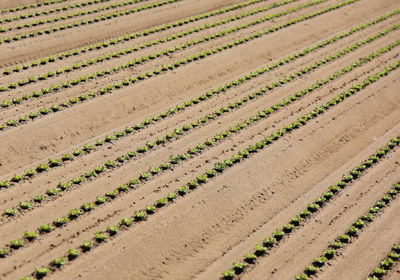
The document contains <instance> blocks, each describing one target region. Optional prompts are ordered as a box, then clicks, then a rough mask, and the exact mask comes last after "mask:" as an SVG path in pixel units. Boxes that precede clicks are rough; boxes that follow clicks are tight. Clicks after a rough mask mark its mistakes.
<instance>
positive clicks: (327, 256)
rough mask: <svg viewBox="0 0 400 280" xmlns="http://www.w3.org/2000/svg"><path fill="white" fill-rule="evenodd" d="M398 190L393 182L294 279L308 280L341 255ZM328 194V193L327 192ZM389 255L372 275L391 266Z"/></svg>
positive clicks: (378, 273)
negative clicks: (386, 190)
mask: <svg viewBox="0 0 400 280" xmlns="http://www.w3.org/2000/svg"><path fill="white" fill-rule="evenodd" d="M360 168H364V166H363V165H361V166H359V168H358V169H360ZM398 192H400V184H399V183H396V184H394V187H393V188H391V189H390V190H389V191H388V192H387V193H386V194H385V195H384V196H383V197H382V198H381V199H379V200H377V201H376V202H375V204H374V206H372V207H370V208H369V209H368V211H367V212H366V213H364V214H363V215H361V217H359V218H357V219H356V220H355V221H354V222H353V223H352V225H351V226H350V227H349V228H348V229H346V231H345V233H344V234H340V235H338V236H337V237H336V239H335V241H333V242H332V243H331V244H330V245H329V246H328V248H327V249H326V250H324V251H323V254H322V256H321V257H318V258H315V259H314V260H313V262H312V265H309V266H307V267H306V268H305V269H304V274H297V275H296V276H295V279H296V280H308V279H309V277H310V276H312V275H316V274H317V273H318V272H319V271H320V269H321V267H323V266H325V264H328V263H329V260H331V259H333V258H334V257H335V256H339V255H341V252H340V251H341V249H342V248H343V247H344V246H345V245H346V244H349V243H352V242H353V241H354V240H355V239H356V238H357V237H358V232H359V231H360V230H361V229H362V228H364V227H365V226H368V224H370V223H371V222H372V221H373V220H374V217H375V216H376V215H378V214H379V213H380V212H381V211H382V210H383V209H384V208H385V207H386V206H388V205H389V203H390V201H391V200H392V198H394V197H395V196H396V195H397V194H398ZM329 195H330V194H329ZM389 259H390V258H389V257H388V258H387V259H386V260H385V261H383V262H382V263H381V264H382V266H383V269H380V268H378V269H377V270H376V271H375V270H374V275H373V276H377V277H379V276H383V275H384V271H385V268H386V269H387V268H388V267H390V266H391V264H392V263H393V260H392V259H390V261H389Z"/></svg>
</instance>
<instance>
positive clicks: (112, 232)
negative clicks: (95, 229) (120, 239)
mask: <svg viewBox="0 0 400 280" xmlns="http://www.w3.org/2000/svg"><path fill="white" fill-rule="evenodd" d="M118 229H119V224H116V225H115V226H108V227H107V232H108V233H109V234H110V236H113V235H116V234H117V232H118Z"/></svg>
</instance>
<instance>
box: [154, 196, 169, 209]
mask: <svg viewBox="0 0 400 280" xmlns="http://www.w3.org/2000/svg"><path fill="white" fill-rule="evenodd" d="M167 202H168V199H167V198H159V199H157V202H156V207H157V208H161V207H163V206H165V205H166V204H167Z"/></svg>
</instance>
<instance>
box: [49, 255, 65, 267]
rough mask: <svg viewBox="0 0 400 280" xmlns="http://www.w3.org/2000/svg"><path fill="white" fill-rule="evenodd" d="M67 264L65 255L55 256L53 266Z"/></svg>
mask: <svg viewBox="0 0 400 280" xmlns="http://www.w3.org/2000/svg"><path fill="white" fill-rule="evenodd" d="M64 264H65V257H61V258H54V259H53V260H52V261H51V265H52V266H56V267H61V266H63V265H64Z"/></svg>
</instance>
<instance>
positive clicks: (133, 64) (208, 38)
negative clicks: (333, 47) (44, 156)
mask: <svg viewBox="0 0 400 280" xmlns="http://www.w3.org/2000/svg"><path fill="white" fill-rule="evenodd" d="M292 1H294V0H288V1H286V2H282V4H280V5H285V4H286V3H287V2H292ZM295 1H297V0H295ZM324 1H326V0H317V1H313V2H310V3H308V4H303V5H300V6H298V7H295V8H291V9H288V10H286V11H283V12H280V13H278V14H273V15H269V16H266V17H262V18H260V19H257V20H255V21H252V22H250V23H246V24H243V25H239V26H235V27H233V28H228V29H225V30H222V31H219V32H217V33H214V34H210V35H206V36H203V37H201V38H199V39H194V40H191V41H187V42H184V43H181V44H180V45H177V46H174V47H172V48H169V49H164V50H161V51H159V52H155V53H152V54H149V55H144V56H142V57H140V58H137V59H133V60H131V61H129V62H127V63H123V64H121V65H120V66H115V67H113V68H111V69H108V70H104V71H101V72H97V73H92V74H89V75H93V76H94V78H95V77H96V76H97V77H103V76H104V75H110V74H113V73H115V72H118V71H120V70H123V69H126V68H132V67H136V66H137V65H140V64H143V63H145V62H147V61H151V60H154V59H157V58H159V57H162V56H170V55H171V54H173V53H175V52H177V51H180V50H184V49H187V48H189V47H193V46H196V45H198V44H201V43H204V42H208V41H211V40H214V39H218V38H222V37H224V36H226V35H228V34H230V33H233V32H238V31H240V30H241V29H245V28H248V27H250V26H253V25H257V24H261V23H263V22H265V21H269V20H272V19H274V18H277V17H281V16H284V15H287V14H289V13H293V12H296V11H298V10H300V9H303V8H306V7H309V6H313V5H316V4H319V3H321V2H324ZM280 5H279V4H278V5H272V8H274V7H277V6H280ZM269 9H271V6H268V7H266V10H269ZM145 45H147V44H145ZM132 49H135V50H139V46H135V47H133V48H132ZM132 49H131V48H129V49H126V51H128V52H129V53H131V52H132V51H133V50H132ZM124 52H125V51H124ZM118 57H119V55H118V53H117V52H114V53H111V54H108V55H106V56H103V55H102V56H99V57H97V58H95V59H91V60H89V61H90V62H88V61H82V62H81V63H76V64H74V65H72V66H67V67H65V68H64V69H57V70H56V71H55V72H52V71H49V72H47V73H45V74H41V75H38V76H37V77H36V78H35V77H29V78H28V80H21V81H18V82H14V83H9V85H8V88H6V87H5V86H2V87H0V91H6V90H7V89H8V90H12V89H15V88H17V87H22V86H25V85H27V84H32V83H36V82H37V81H43V80H46V79H48V78H52V77H54V76H57V75H60V74H62V73H64V72H71V71H73V70H78V69H81V68H85V67H88V66H89V65H93V64H94V63H96V61H97V63H99V62H103V61H107V60H110V59H111V58H118ZM85 77H87V75H86V76H85ZM80 78H82V77H80ZM80 78H77V79H75V80H71V81H67V82H65V83H62V84H60V87H61V86H62V87H64V88H65V87H68V86H70V84H72V85H73V86H74V85H78V84H80V82H81V81H80ZM85 81H86V80H85ZM33 95H35V92H34V93H33ZM33 95H32V96H31V98H32V97H34V96H33ZM37 97H40V96H37ZM22 100H23V99H22V98H20V102H22ZM24 100H28V99H24ZM11 104H15V103H12V101H8V102H7V101H3V102H2V107H3V108H4V107H8V106H10V105H11Z"/></svg>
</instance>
